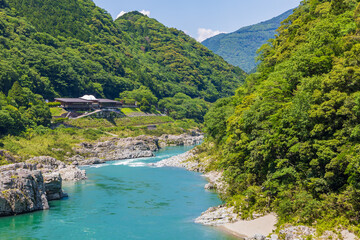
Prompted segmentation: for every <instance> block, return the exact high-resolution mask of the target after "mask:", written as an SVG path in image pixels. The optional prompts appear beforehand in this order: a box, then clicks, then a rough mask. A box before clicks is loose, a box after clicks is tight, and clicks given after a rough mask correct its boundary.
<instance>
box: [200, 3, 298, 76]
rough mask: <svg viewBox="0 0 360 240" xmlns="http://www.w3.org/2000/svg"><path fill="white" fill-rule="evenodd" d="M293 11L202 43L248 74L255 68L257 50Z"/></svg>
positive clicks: (271, 36)
mask: <svg viewBox="0 0 360 240" xmlns="http://www.w3.org/2000/svg"><path fill="white" fill-rule="evenodd" d="M292 12H293V10H289V11H287V12H285V13H283V14H281V15H280V16H277V17H275V18H272V19H270V20H268V21H265V22H261V23H258V24H255V25H251V26H247V27H243V28H241V29H239V30H237V31H235V32H232V33H227V34H219V35H217V36H214V37H211V38H208V39H206V40H205V41H203V42H202V44H203V45H204V46H206V47H207V48H209V49H210V50H212V51H213V52H214V53H216V54H218V55H220V56H222V57H223V58H224V59H225V60H226V61H227V62H228V63H230V64H233V65H234V66H239V67H240V68H241V69H244V70H245V71H246V72H248V73H250V72H251V70H253V69H254V68H255V67H256V65H257V64H256V61H255V58H256V56H257V54H256V52H257V50H258V49H259V48H260V47H261V46H262V45H263V44H265V43H266V42H267V41H268V40H269V39H271V38H273V37H274V36H275V34H276V29H277V28H278V27H279V26H280V23H281V22H282V21H283V20H285V19H286V18H287V17H288V16H289V15H290V14H291V13H292Z"/></svg>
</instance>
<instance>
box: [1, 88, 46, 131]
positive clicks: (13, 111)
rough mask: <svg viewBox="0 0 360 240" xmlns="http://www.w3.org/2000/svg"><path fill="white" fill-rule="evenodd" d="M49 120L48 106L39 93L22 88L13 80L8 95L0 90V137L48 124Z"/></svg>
mask: <svg viewBox="0 0 360 240" xmlns="http://www.w3.org/2000/svg"><path fill="white" fill-rule="evenodd" d="M50 120H51V113H50V109H49V107H48V106H47V105H46V103H45V101H44V99H43V98H42V96H40V95H36V94H33V93H32V92H31V90H30V89H28V88H22V87H21V86H20V84H19V83H18V82H15V83H14V85H13V86H12V88H11V89H10V91H9V93H8V96H6V95H5V94H3V93H1V92H0V137H2V136H4V135H7V134H19V133H20V132H22V131H24V130H26V129H27V128H31V127H36V126H38V125H43V126H48V125H49V124H50Z"/></svg>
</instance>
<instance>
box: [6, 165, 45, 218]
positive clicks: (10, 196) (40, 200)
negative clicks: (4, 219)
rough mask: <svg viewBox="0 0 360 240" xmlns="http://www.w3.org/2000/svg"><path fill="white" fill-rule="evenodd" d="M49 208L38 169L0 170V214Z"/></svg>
mask: <svg viewBox="0 0 360 240" xmlns="http://www.w3.org/2000/svg"><path fill="white" fill-rule="evenodd" d="M44 209H49V204H48V200H47V198H46V191H45V185H44V179H43V176H42V174H41V172H40V171H33V170H28V169H23V168H20V169H17V170H9V171H2V172H0V216H8V215H16V214H20V213H25V212H32V211H36V210H44Z"/></svg>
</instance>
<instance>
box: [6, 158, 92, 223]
mask: <svg viewBox="0 0 360 240" xmlns="http://www.w3.org/2000/svg"><path fill="white" fill-rule="evenodd" d="M82 179H86V173H85V171H84V170H80V169H78V168H77V167H75V166H67V165H65V164H64V163H62V162H60V161H58V160H56V159H55V158H51V157H35V158H31V159H29V160H27V161H26V162H24V163H15V164H11V165H6V166H2V167H0V216H9V215H16V214H21V213H26V212H32V211H36V210H45V209H49V203H48V201H51V200H58V199H61V198H63V197H65V196H67V195H66V193H64V192H63V191H62V181H63V180H69V181H76V180H82Z"/></svg>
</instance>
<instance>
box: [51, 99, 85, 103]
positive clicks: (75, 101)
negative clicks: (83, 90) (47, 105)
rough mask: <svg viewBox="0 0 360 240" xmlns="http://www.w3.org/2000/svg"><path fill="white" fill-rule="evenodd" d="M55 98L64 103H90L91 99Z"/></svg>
mask: <svg viewBox="0 0 360 240" xmlns="http://www.w3.org/2000/svg"><path fill="white" fill-rule="evenodd" d="M55 100H56V101H60V102H66V103H91V101H88V100H84V99H81V98H55Z"/></svg>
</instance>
